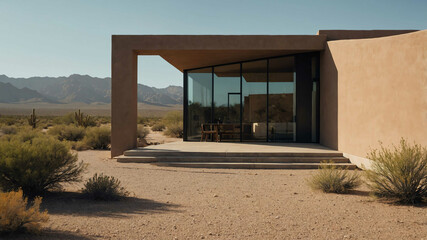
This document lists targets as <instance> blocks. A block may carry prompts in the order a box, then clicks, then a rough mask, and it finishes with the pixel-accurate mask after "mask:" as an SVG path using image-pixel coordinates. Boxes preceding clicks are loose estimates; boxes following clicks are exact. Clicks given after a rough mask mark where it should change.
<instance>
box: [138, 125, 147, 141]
mask: <svg viewBox="0 0 427 240" xmlns="http://www.w3.org/2000/svg"><path fill="white" fill-rule="evenodd" d="M136 133H137V137H138V138H139V139H144V138H145V137H146V136H147V135H148V134H149V133H150V129H148V128H146V127H144V126H141V125H138V129H137V132H136Z"/></svg>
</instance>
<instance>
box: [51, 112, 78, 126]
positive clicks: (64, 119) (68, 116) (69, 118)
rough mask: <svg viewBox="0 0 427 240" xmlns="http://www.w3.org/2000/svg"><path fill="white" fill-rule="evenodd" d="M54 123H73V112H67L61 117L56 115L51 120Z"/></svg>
mask: <svg viewBox="0 0 427 240" xmlns="http://www.w3.org/2000/svg"><path fill="white" fill-rule="evenodd" d="M53 122H54V123H56V124H65V125H70V124H74V113H73V112H71V113H67V114H65V115H64V116H61V117H57V118H55V119H54V120H53Z"/></svg>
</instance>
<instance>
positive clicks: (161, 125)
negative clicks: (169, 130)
mask: <svg viewBox="0 0 427 240" xmlns="http://www.w3.org/2000/svg"><path fill="white" fill-rule="evenodd" d="M165 128H166V126H165V124H164V123H162V122H158V123H156V124H154V125H153V126H152V127H151V130H153V131H163V130H164V129H165Z"/></svg>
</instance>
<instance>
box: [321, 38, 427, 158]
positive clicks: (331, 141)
mask: <svg viewBox="0 0 427 240" xmlns="http://www.w3.org/2000/svg"><path fill="white" fill-rule="evenodd" d="M320 96H321V100H320V103H321V107H320V108H321V109H320V113H321V117H320V122H321V123H320V127H321V128H320V130H321V133H320V141H321V143H322V144H324V145H326V146H329V147H332V148H335V149H338V150H340V151H342V152H344V153H346V154H347V155H348V156H349V157H351V158H353V159H352V160H354V161H356V163H359V162H358V161H359V160H361V159H360V157H362V158H363V157H365V156H366V154H367V152H369V150H370V149H371V148H377V147H378V145H379V143H378V141H381V142H383V143H384V145H386V146H387V145H390V144H392V143H398V141H399V139H400V138H401V137H403V138H405V139H407V140H409V141H415V142H417V143H420V144H422V145H424V146H427V30H424V31H418V32H414V33H407V34H402V35H396V36H390V37H382V38H372V39H359V40H337V41H329V42H327V46H326V47H325V51H324V52H323V53H322V55H321V91H320ZM358 157H359V158H358Z"/></svg>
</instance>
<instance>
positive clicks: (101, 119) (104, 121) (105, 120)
mask: <svg viewBox="0 0 427 240" xmlns="http://www.w3.org/2000/svg"><path fill="white" fill-rule="evenodd" d="M95 121H96V123H97V126H98V125H101V124H108V123H111V117H104V116H97V117H95Z"/></svg>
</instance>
